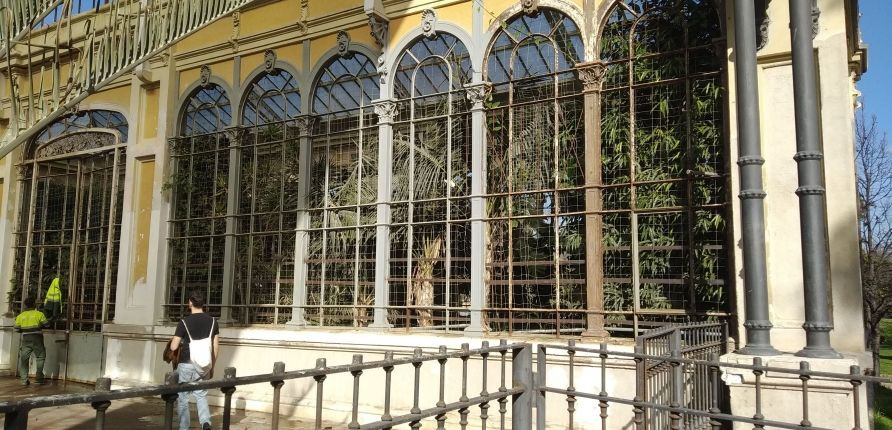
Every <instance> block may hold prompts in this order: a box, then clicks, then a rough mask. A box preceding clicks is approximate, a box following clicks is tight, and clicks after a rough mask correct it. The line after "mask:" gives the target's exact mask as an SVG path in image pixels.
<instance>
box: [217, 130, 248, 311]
mask: <svg viewBox="0 0 892 430" xmlns="http://www.w3.org/2000/svg"><path fill="white" fill-rule="evenodd" d="M223 133H224V135H225V136H226V140H227V141H228V142H229V176H228V177H227V179H226V238H225V239H224V240H225V243H224V248H223V297H222V299H221V305H222V306H221V308H220V324H232V323H233V320H232V307H231V306H232V289H233V288H234V287H235V233H236V229H237V226H238V220H237V219H236V215H237V213H238V195H239V187H238V181H239V170H240V169H239V168H238V166H239V164H240V160H241V158H240V157H239V152H238V151H239V149H238V148H239V143H240V142H241V139H242V133H243V130H242V128H241V127H238V126H233V127H227V128H226V129H225V130H224V131H223Z"/></svg>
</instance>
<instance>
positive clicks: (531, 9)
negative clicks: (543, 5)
mask: <svg viewBox="0 0 892 430" xmlns="http://www.w3.org/2000/svg"><path fill="white" fill-rule="evenodd" d="M520 6H521V7H522V8H523V13H524V14H526V15H535V14H537V13H539V0H520Z"/></svg>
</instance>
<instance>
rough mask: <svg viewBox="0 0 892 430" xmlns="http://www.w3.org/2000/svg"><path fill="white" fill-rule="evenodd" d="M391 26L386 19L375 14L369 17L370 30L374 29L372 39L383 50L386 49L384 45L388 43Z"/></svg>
mask: <svg viewBox="0 0 892 430" xmlns="http://www.w3.org/2000/svg"><path fill="white" fill-rule="evenodd" d="M389 26H390V23H389V22H387V20H385V19H384V18H382V17H380V16H378V15H375V14H371V15H369V28H371V29H372V31H371V34H372V37H373V38H374V39H375V43H377V44H378V46H380V47H382V48H383V47H384V44H385V43H387V30H388V28H389Z"/></svg>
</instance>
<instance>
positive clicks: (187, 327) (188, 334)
mask: <svg viewBox="0 0 892 430" xmlns="http://www.w3.org/2000/svg"><path fill="white" fill-rule="evenodd" d="M180 322H181V323H183V327H185V328H186V335H187V336H189V342H192V333H189V325H188V324H186V320H180ZM212 330H213V329H212Z"/></svg>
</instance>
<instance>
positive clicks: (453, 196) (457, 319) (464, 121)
mask: <svg viewBox="0 0 892 430" xmlns="http://www.w3.org/2000/svg"><path fill="white" fill-rule="evenodd" d="M470 82H471V61H470V58H469V55H468V50H467V48H466V47H465V46H464V44H463V43H462V42H461V41H460V40H458V39H457V38H456V37H455V36H453V35H451V34H448V33H443V32H437V33H435V34H434V35H433V36H432V37H420V38H418V39H417V40H415V41H414V43H412V44H411V45H410V46H408V47H407V48H406V49H405V51H404V52H402V53H401V56H400V58H399V62H398V63H397V68H396V70H395V73H394V84H393V85H394V89H393V92H394V98H395V99H396V100H397V116H396V122H395V124H394V128H393V194H392V202H393V203H392V206H391V207H392V209H391V210H392V227H391V232H390V235H391V255H390V280H389V283H390V298H389V299H390V305H391V306H394V309H393V310H391V312H390V316H389V318H390V321H391V322H393V323H394V324H396V325H400V326H405V327H422V328H436V329H446V330H450V329H463V328H464V327H465V326H466V325H467V323H468V321H469V320H468V312H467V310H466V309H465V308H467V307H468V306H469V305H470V292H471V287H470V274H471V258H470V257H471V240H470V238H471V234H470V221H469V217H470V200H469V196H470V192H471V183H470V182H471V159H470V156H471V129H470V121H471V119H470V114H469V109H470V106H469V102H468V100H467V97H466V94H465V88H464V87H465V85H467V84H469V83H470Z"/></svg>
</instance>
